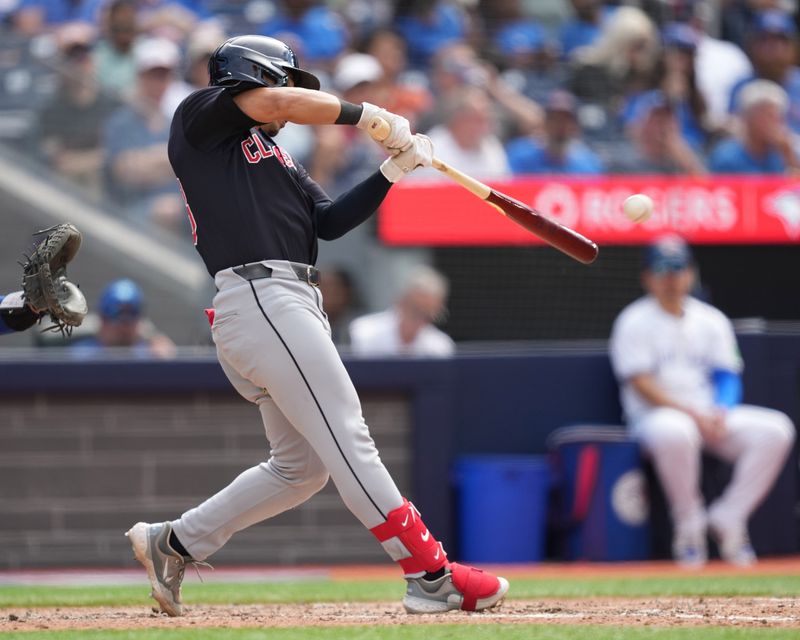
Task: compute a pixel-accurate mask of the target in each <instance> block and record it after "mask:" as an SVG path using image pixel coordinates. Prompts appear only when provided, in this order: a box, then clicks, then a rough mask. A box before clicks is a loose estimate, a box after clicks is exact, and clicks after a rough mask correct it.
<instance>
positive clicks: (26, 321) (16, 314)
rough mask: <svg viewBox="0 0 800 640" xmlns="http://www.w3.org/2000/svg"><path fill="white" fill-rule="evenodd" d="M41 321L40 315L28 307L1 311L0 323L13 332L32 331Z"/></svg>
mask: <svg viewBox="0 0 800 640" xmlns="http://www.w3.org/2000/svg"><path fill="white" fill-rule="evenodd" d="M38 320H39V315H38V314H36V313H34V312H33V311H31V308H30V307H28V306H27V305H26V306H24V307H22V308H21V309H3V310H0V321H2V322H3V323H4V324H5V325H6V326H7V327H8V328H9V329H11V330H12V331H25V329H30V328H31V327H32V326H33V325H35V324H36V322H37V321H38Z"/></svg>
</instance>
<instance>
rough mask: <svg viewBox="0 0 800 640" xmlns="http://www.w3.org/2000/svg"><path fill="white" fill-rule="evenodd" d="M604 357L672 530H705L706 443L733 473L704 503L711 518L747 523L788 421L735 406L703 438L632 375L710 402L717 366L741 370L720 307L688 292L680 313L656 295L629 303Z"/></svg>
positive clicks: (786, 438)
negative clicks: (655, 402)
mask: <svg viewBox="0 0 800 640" xmlns="http://www.w3.org/2000/svg"><path fill="white" fill-rule="evenodd" d="M610 355H611V362H612V366H613V368H614V372H615V374H616V376H617V378H618V380H619V382H620V385H621V401H622V406H623V410H624V413H625V417H626V420H627V422H628V424H629V427H630V431H631V433H632V435H633V436H634V437H635V438H637V439H638V440H639V441H640V442H641V444H642V446H643V448H644V450H645V451H647V452H648V453H649V454H650V455H651V456H652V458H653V462H654V465H655V468H656V472H657V474H658V476H659V479H660V481H661V484H662V486H663V488H664V491H665V493H666V496H667V499H668V500H669V504H670V508H671V512H672V519H673V523H674V525H675V530H676V533H677V534H678V535H680V534H681V533H686V534H688V535H692V534H694V533H697V532H699V531H704V529H705V526H706V523H707V515H706V510H705V508H704V505H703V498H702V495H701V493H700V453H701V450H702V449H707V450H708V451H710V452H712V453H714V454H715V455H718V456H720V457H721V458H723V459H725V460H727V461H729V462H732V463H734V464H735V469H734V474H733V479H732V480H731V483H730V484H729V485H728V487H726V489H725V491H724V493H723V494H722V496H720V497H719V498H718V499H717V500H716V501H715V502H714V503H713V504H712V505H711V506H710V507H709V510H708V514H709V515H711V517H712V519H713V521H714V522H715V523H719V524H720V525H724V526H730V527H736V526H746V523H747V520H748V518H749V517H750V515H751V514H752V512H753V511H754V510H755V508H756V507H757V506H758V504H759V503H760V502H761V500H762V499H763V498H764V497H765V495H766V494H767V492H768V491H769V489H770V487H771V486H772V483H773V482H774V481H775V478H776V477H777V475H778V473H780V470H781V469H782V467H783V463H784V461H785V459H786V455H787V453H788V451H789V449H790V448H791V445H792V442H793V440H794V426H793V424H792V423H791V421H790V420H789V418H788V417H787V416H786V415H785V414H783V413H781V412H779V411H775V410H773V409H767V408H762V407H755V406H750V405H738V406H735V407H732V408H730V409H728V410H727V411H726V413H725V433H724V435H723V436H722V437H721V438H720V439H719V440H717V441H715V442H709V441H704V439H703V436H702V434H701V433H700V430H699V429H698V428H697V426H696V425H695V423H694V421H693V420H692V418H691V417H690V416H689V415H688V414H687V413H685V412H682V411H679V410H677V409H674V408H671V407H658V406H652V405H650V404H649V403H648V402H647V401H646V400H645V399H644V398H643V397H642V396H641V395H640V394H639V393H638V392H637V391H636V390H635V389H634V388H633V386H632V385H631V384H630V383H629V382H628V380H629V379H630V378H631V377H632V376H635V375H638V374H650V375H652V376H654V378H655V380H656V382H657V383H658V384H659V385H660V387H661V388H662V389H663V391H664V392H665V393H667V394H668V395H669V396H670V397H671V398H674V399H675V400H676V401H678V402H680V403H682V404H684V405H686V406H689V407H692V408H693V409H695V410H698V411H704V410H711V409H713V408H714V387H713V384H712V373H713V371H714V370H719V369H722V370H727V371H732V372H736V373H738V372H740V371H741V369H742V362H741V357H740V355H739V351H738V347H737V344H736V338H735V336H734V332H733V327H732V325H731V323H730V321H729V320H728V319H727V318H726V317H725V315H724V314H723V313H722V312H721V311H719V310H718V309H716V308H714V307H712V306H711V305H709V304H706V303H704V302H702V301H700V300H697V299H696V298H691V297H689V298H687V299H686V302H685V306H684V313H683V315H682V316H680V317H678V316H675V315H672V314H670V313H668V312H666V311H665V310H664V309H663V308H662V307H661V306H660V305H659V303H658V302H657V300H656V299H655V298H653V297H652V296H645V297H643V298H640V299H639V300H637V301H635V302H633V303H632V304H630V305H629V306H628V307H626V308H625V309H624V310H623V311H622V312H621V313H620V315H619V317H618V318H617V319H616V321H615V323H614V327H613V330H612V333H611V341H610Z"/></svg>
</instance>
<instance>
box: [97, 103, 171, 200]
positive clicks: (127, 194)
mask: <svg viewBox="0 0 800 640" xmlns="http://www.w3.org/2000/svg"><path fill="white" fill-rule="evenodd" d="M168 140H169V121H167V120H166V118H165V119H164V122H163V126H162V127H161V128H159V129H156V130H153V129H151V128H150V127H149V126H148V125H147V122H146V120H145V117H144V116H143V115H142V114H140V113H139V112H138V111H137V110H136V109H134V108H132V107H129V106H124V107H121V108H120V109H117V110H116V111H115V112H114V113H113V114H112V115H111V117H110V118H109V119H108V121H107V122H106V127H105V131H104V135H103V148H104V149H105V153H106V166H107V171H108V172H109V175H111V166H112V165H113V163H114V161H115V160H116V159H117V156H119V154H121V153H123V152H124V151H130V150H131V149H143V148H145V147H149V146H151V145H154V144H158V143H164V145H165V153H166V143H167V141H168ZM112 187H113V190H114V191H116V193H115V194H114V195H116V196H117V197H118V198H119V199H120V200H121V201H122V202H124V203H126V204H130V203H132V202H136V201H137V200H141V199H144V198H148V197H150V196H155V195H159V194H162V193H172V192H177V188H178V187H177V182H176V181H175V180H174V179H173V180H170V181H165V183H164V184H162V185H158V186H153V187H138V188H136V187H126V186H123V185H119V184H113V180H112Z"/></svg>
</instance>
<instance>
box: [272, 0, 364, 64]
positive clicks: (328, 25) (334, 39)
mask: <svg viewBox="0 0 800 640" xmlns="http://www.w3.org/2000/svg"><path fill="white" fill-rule="evenodd" d="M280 5H281V6H280V8H279V10H278V12H277V13H276V14H275V15H274V16H272V17H271V18H270V19H269V20H267V21H266V22H265V23H264V24H262V25H261V27H260V28H259V30H258V33H259V34H261V35H264V36H272V37H274V38H278V39H279V40H283V41H284V42H286V43H288V44H289V45H290V46H291V47H292V49H294V51H295V53H296V54H297V55H298V56H299V57H300V58H301V59H302V60H306V61H307V64H312V65H313V64H318V65H319V64H322V65H323V66H324V65H325V64H326V63H328V64H330V63H332V62H333V61H334V59H335V58H336V56H338V55H339V54H340V53H342V51H344V50H345V48H347V45H348V42H349V35H348V33H347V29H346V28H345V24H344V21H343V20H342V19H341V18H340V17H339V15H338V14H336V13H335V12H333V11H332V10H331V9H329V8H328V7H326V6H325V3H324V2H320V1H319V0H283V2H282V3H280Z"/></svg>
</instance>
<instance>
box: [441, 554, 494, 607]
mask: <svg viewBox="0 0 800 640" xmlns="http://www.w3.org/2000/svg"><path fill="white" fill-rule="evenodd" d="M450 573H451V575H452V576H453V585H455V588H456V589H458V590H459V591H460V592H461V595H462V596H464V600H463V601H462V602H461V608H462V609H463V610H464V611H475V608H476V606H477V604H478V600H483V599H484V598H489V597H491V596H493V595H494V594H496V593H497V591H498V590H499V589H500V581H499V580H498V579H497V578H496V577H495V576H493V575H492V574H491V573H485V572H483V571H481V570H480V569H476V568H475V567H469V566H467V565H463V564H458V563H456V562H453V563H451V564H450Z"/></svg>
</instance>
